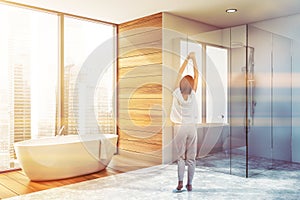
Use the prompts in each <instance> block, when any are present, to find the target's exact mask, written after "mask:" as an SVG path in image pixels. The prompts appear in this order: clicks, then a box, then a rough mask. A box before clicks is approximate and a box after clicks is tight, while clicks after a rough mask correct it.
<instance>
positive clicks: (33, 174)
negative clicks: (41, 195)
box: [14, 134, 118, 181]
mask: <svg viewBox="0 0 300 200" xmlns="http://www.w3.org/2000/svg"><path fill="white" fill-rule="evenodd" d="M117 138H118V136H117V135H115V134H86V135H66V136H55V137H48V138H40V139H31V140H25V141H22V142H17V143H15V144H14V147H15V151H16V155H17V159H18V161H19V163H20V165H21V167H22V169H23V171H24V172H25V174H26V175H27V176H28V178H29V179H30V180H33V181H45V180H56V179H64V178H70V177H74V176H80V175H84V174H89V173H93V172H97V171H100V170H103V169H104V168H105V167H106V166H107V165H108V163H109V162H110V161H111V159H112V156H113V155H114V153H115V152H116V144H117Z"/></svg>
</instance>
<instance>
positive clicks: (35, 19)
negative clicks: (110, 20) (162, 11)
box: [0, 4, 116, 171]
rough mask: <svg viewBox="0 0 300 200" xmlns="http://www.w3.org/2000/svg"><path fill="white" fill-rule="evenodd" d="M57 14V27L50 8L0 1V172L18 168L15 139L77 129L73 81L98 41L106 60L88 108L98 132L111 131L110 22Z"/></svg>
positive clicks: (112, 70) (112, 47)
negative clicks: (61, 64)
mask: <svg viewBox="0 0 300 200" xmlns="http://www.w3.org/2000/svg"><path fill="white" fill-rule="evenodd" d="M60 16H61V17H62V18H61V19H63V20H62V21H64V26H63V27H62V29H61V30H60V29H59V27H60V26H59V19H60V18H59V16H58V14H57V13H55V12H52V13H50V12H47V13H46V12H41V11H39V10H32V9H26V7H24V8H23V7H14V6H11V5H6V4H5V5H2V4H0V27H1V31H0V94H1V95H0V171H5V170H9V169H12V168H18V165H17V163H16V162H15V153H14V147H13V145H14V143H15V142H19V141H23V140H27V139H31V138H38V137H48V136H54V135H55V134H56V132H57V128H59V127H58V126H60V125H65V127H66V128H65V130H64V131H65V132H64V133H65V134H77V133H78V131H77V126H78V116H79V112H80V109H81V108H80V106H79V104H78V97H77V94H76V90H74V88H75V86H76V80H78V75H79V74H80V73H81V70H82V69H83V67H82V66H84V63H86V61H87V60H88V58H89V56H90V55H91V54H92V52H95V49H97V48H98V47H99V46H101V45H102V44H103V43H105V44H106V47H107V46H108V47H109V48H106V49H105V50H106V51H105V54H103V55H101V56H100V57H99V58H97V59H98V60H99V61H100V62H101V61H102V60H103V57H105V58H106V59H109V60H110V63H109V64H107V62H106V65H105V66H100V67H102V68H103V69H104V70H102V71H103V73H102V74H101V76H100V75H99V78H98V79H97V82H96V84H95V87H94V91H93V98H94V99H93V102H95V103H94V104H93V105H92V110H93V111H94V114H95V119H96V122H95V123H97V124H98V125H99V127H100V132H103V133H115V121H114V117H115V108H114V106H115V99H114V98H115V93H114V91H115V90H114V88H115V80H116V79H115V63H114V62H113V61H114V56H115V39H114V36H115V26H114V25H111V24H104V23H100V22H97V21H91V20H90V21H87V20H82V19H80V18H72V17H68V16H66V15H63V14H62V15H60ZM61 33H65V34H64V37H63V38H60V37H59V35H61ZM60 40H61V41H64V48H60V46H59V44H60V42H61V41H60ZM107 41H108V42H107ZM62 55H65V57H64V58H62ZM60 60H63V63H64V64H65V65H64V67H63V69H60V67H59V63H60ZM59 77H63V78H62V80H63V81H62V80H59ZM62 87H63V89H61V88H62ZM61 102H62V103H61ZM62 113H63V115H62ZM60 116H63V117H62V119H61V118H60ZM61 122H63V123H61ZM66 131H67V132H66Z"/></svg>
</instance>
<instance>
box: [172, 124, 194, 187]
mask: <svg viewBox="0 0 300 200" xmlns="http://www.w3.org/2000/svg"><path fill="white" fill-rule="evenodd" d="M174 132H175V138H174V143H175V151H176V155H177V167H178V168H177V171H178V181H183V178H184V171H185V164H187V166H188V181H187V183H188V184H190V185H191V184H192V181H193V177H194V173H195V168H196V154H197V129H196V126H195V125H194V124H180V125H175V126H174Z"/></svg>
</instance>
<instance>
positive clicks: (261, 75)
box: [247, 26, 273, 177]
mask: <svg viewBox="0 0 300 200" xmlns="http://www.w3.org/2000/svg"><path fill="white" fill-rule="evenodd" d="M271 66H272V36H271V34H270V33H268V32H265V31H262V30H260V29H258V28H255V27H253V26H248V49H247V143H248V144H247V175H248V177H251V176H253V175H255V174H259V173H262V172H264V171H265V170H268V169H270V168H271V167H272V157H273V155H272V123H273V122H272V94H273V90H272V88H273V83H272V67H271Z"/></svg>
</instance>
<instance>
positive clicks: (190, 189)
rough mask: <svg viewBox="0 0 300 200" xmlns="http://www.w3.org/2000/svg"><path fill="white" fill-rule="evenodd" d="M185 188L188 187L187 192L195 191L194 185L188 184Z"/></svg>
mask: <svg viewBox="0 0 300 200" xmlns="http://www.w3.org/2000/svg"><path fill="white" fill-rule="evenodd" d="M185 187H186V189H187V191H189V192H190V191H192V190H193V187H192V185H189V184H187V185H186V186H185Z"/></svg>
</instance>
